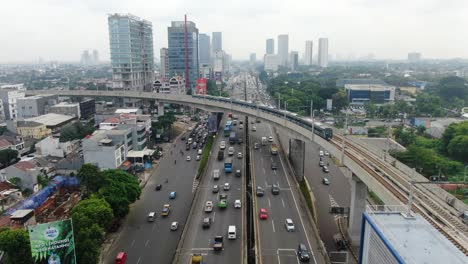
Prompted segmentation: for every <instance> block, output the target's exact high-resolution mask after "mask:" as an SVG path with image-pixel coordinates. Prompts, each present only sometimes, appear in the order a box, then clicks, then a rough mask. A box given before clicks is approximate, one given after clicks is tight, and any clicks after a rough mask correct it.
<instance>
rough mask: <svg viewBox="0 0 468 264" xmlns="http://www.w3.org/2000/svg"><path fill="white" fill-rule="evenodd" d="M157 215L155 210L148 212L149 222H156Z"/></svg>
mask: <svg viewBox="0 0 468 264" xmlns="http://www.w3.org/2000/svg"><path fill="white" fill-rule="evenodd" d="M155 217H156V213H155V212H150V213H149V214H148V222H154V218H155Z"/></svg>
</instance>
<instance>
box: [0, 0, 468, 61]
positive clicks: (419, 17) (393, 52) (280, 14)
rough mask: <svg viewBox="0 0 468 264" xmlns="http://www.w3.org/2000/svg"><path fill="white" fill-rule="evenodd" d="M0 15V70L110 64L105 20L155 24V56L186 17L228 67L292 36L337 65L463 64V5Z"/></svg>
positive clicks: (112, 9)
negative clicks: (87, 58)
mask: <svg viewBox="0 0 468 264" xmlns="http://www.w3.org/2000/svg"><path fill="white" fill-rule="evenodd" d="M1 10H2V12H1V15H0V26H1V30H0V34H1V37H0V62H26V61H37V60H38V58H39V57H42V58H44V59H45V60H60V61H78V60H79V59H80V55H81V53H82V51H83V50H85V49H90V50H92V49H97V50H98V51H99V53H100V57H101V58H102V59H103V60H108V59H109V43H108V42H109V41H108V30H107V14H109V13H131V14H134V15H136V16H139V17H141V18H144V19H146V20H149V21H151V22H152V23H153V38H154V44H155V56H158V57H159V49H160V48H161V47H166V46H167V27H168V26H169V25H170V22H171V21H173V20H183V16H184V14H187V15H188V18H189V20H191V21H193V22H195V23H196V24H197V27H198V29H199V31H200V33H209V34H210V35H211V32H213V31H222V32H223V48H224V49H225V50H226V51H227V52H228V53H230V54H232V55H233V59H235V60H239V59H248V56H249V54H250V53H252V52H255V53H257V59H260V58H261V57H262V56H263V54H264V53H265V40H266V39H267V38H270V37H273V38H274V39H275V49H276V48H277V36H278V35H279V34H289V50H290V51H291V50H296V51H299V55H300V56H302V54H303V53H304V49H305V41H306V40H313V41H314V54H317V48H318V46H317V43H318V41H317V40H318V38H319V37H328V39H329V53H330V54H332V55H333V56H334V57H341V58H351V57H354V58H358V57H361V56H366V55H368V54H373V55H374V57H375V58H379V59H382V58H392V59H404V58H406V56H407V53H408V52H411V51H418V52H421V53H422V54H423V57H425V58H455V57H458V58H468V1H467V0H287V1H286V0H235V1H223V0H191V1H188V0H152V1H151V0H14V1H4V2H3V3H2V7H1Z"/></svg>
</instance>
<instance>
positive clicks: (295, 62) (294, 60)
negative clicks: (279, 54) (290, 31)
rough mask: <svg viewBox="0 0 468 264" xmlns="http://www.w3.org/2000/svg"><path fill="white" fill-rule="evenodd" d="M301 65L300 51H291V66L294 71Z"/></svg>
mask: <svg viewBox="0 0 468 264" xmlns="http://www.w3.org/2000/svg"><path fill="white" fill-rule="evenodd" d="M298 67H299V53H298V52H297V51H291V54H290V56H289V68H290V69H291V70H292V71H297V69H298Z"/></svg>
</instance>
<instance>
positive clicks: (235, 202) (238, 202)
mask: <svg viewBox="0 0 468 264" xmlns="http://www.w3.org/2000/svg"><path fill="white" fill-rule="evenodd" d="M234 208H241V200H235V201H234Z"/></svg>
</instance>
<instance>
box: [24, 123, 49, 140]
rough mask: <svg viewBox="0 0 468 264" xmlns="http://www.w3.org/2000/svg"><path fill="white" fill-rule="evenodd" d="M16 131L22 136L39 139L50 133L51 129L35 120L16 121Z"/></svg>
mask: <svg viewBox="0 0 468 264" xmlns="http://www.w3.org/2000/svg"><path fill="white" fill-rule="evenodd" d="M16 132H17V133H18V134H19V135H21V136H22V137H23V138H33V139H41V138H44V137H47V136H49V135H51V134H52V130H51V129H49V128H47V127H46V125H44V124H42V123H38V122H35V121H18V122H17V123H16Z"/></svg>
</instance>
